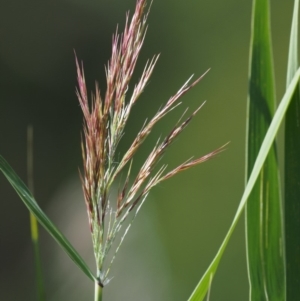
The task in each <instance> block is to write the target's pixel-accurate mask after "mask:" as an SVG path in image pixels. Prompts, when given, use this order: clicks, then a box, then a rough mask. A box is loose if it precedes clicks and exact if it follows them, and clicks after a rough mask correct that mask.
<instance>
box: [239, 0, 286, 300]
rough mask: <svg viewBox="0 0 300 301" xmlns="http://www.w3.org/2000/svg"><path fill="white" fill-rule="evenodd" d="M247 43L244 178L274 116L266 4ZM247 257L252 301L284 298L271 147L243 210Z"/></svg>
mask: <svg viewBox="0 0 300 301" xmlns="http://www.w3.org/2000/svg"><path fill="white" fill-rule="evenodd" d="M251 29H252V32H251V43H250V81H249V96H248V109H247V110H248V114H247V117H248V118H247V133H246V135H247V141H246V178H247V179H248V178H249V176H250V173H251V170H252V168H253V166H254V163H255V160H256V157H257V154H258V152H259V149H260V146H261V144H262V141H263V139H264V137H265V135H266V132H267V129H268V127H269V125H270V123H271V119H272V116H273V114H274V111H275V107H276V101H275V90H274V71H273V57H272V45H271V29H270V7H269V0H254V1H253V8H252V28H251ZM245 216H246V251H247V264H248V277H249V284H250V298H249V299H250V300H251V301H268V300H272V301H279V300H284V296H285V276H284V275H285V273H284V256H283V228H282V224H283V222H282V216H283V212H282V201H281V192H280V183H279V172H278V162H277V154H276V145H275V142H274V144H273V146H272V147H271V149H270V152H269V154H268V156H267V158H266V162H265V163H264V166H263V168H262V170H261V172H260V175H259V178H258V180H257V182H256V184H255V186H254V188H253V191H252V193H251V195H250V197H249V200H248V203H247V205H246V210H245Z"/></svg>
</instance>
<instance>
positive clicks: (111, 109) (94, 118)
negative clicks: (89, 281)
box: [76, 0, 223, 286]
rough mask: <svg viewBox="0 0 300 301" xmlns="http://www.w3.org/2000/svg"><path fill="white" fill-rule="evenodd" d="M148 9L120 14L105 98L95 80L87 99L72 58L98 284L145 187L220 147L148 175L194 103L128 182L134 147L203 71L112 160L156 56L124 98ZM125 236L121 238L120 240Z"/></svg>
mask: <svg viewBox="0 0 300 301" xmlns="http://www.w3.org/2000/svg"><path fill="white" fill-rule="evenodd" d="M148 13H149V9H148V10H147V11H146V0H137V2H136V7H135V12H134V14H133V16H132V18H131V21H130V20H129V19H130V18H129V13H127V15H126V23H125V29H124V32H123V33H122V34H121V35H120V34H119V33H118V31H117V32H116V33H115V34H114V35H113V39H112V55H111V58H110V60H109V62H108V65H107V67H106V81H107V83H106V84H107V90H106V93H105V97H104V98H102V97H101V94H100V91H99V87H98V85H97V84H96V87H95V93H94V94H93V95H92V99H91V105H90V104H89V100H88V94H87V88H86V83H85V77H84V71H83V66H80V65H79V63H78V60H77V58H76V66H77V79H78V89H77V97H78V99H79V103H80V106H81V109H82V112H83V116H84V129H83V133H84V137H83V140H82V156H83V164H84V166H83V174H81V175H80V176H81V181H82V186H83V192H84V197H85V203H86V207H87V213H88V219H89V224H90V230H91V235H92V241H93V247H94V254H95V259H96V266H97V276H98V279H99V285H101V286H104V285H105V284H106V283H107V276H108V272H109V270H110V266H111V263H112V261H113V260H114V258H115V256H113V259H112V261H111V262H110V264H109V265H108V267H107V268H106V269H104V265H103V264H104V260H105V257H106V255H107V254H108V252H109V250H110V248H111V246H112V243H113V242H114V240H115V238H116V236H117V234H118V232H119V231H120V229H121V227H122V224H123V222H124V221H125V220H126V218H127V217H128V215H129V213H130V212H131V211H132V210H134V209H135V215H136V213H137V212H138V210H139V208H140V206H141V204H142V203H143V201H144V200H145V198H146V196H147V195H148V193H149V191H150V190H151V189H152V188H153V187H154V186H156V185H157V184H158V183H160V182H162V181H164V180H166V179H169V178H171V177H173V176H174V175H176V174H177V173H179V172H181V171H183V170H186V169H189V168H190V167H192V166H195V165H197V164H199V163H202V162H204V161H206V160H208V159H210V158H212V157H213V156H215V155H216V154H218V153H219V152H220V151H222V150H223V147H221V148H219V149H217V150H215V151H213V152H211V153H209V154H207V155H206V156H203V157H201V158H198V159H194V160H188V161H186V162H184V163H182V164H181V165H179V166H178V167H176V168H175V169H173V170H172V171H170V172H168V173H166V174H165V170H166V167H167V166H166V165H163V166H162V167H161V168H160V169H159V171H158V172H156V173H155V174H153V169H154V167H156V164H157V162H158V161H159V159H160V158H161V157H162V155H163V154H164V153H165V151H166V149H167V148H168V146H169V145H170V144H171V143H172V142H173V141H174V139H175V138H176V137H177V136H178V135H179V134H180V133H181V132H182V131H183V129H184V128H185V127H186V126H187V125H188V124H189V122H190V121H191V120H192V118H193V117H194V116H195V114H196V113H197V112H198V111H199V109H200V108H201V107H200V108H199V109H197V110H196V111H195V112H194V113H193V114H192V115H191V116H190V117H188V118H187V119H186V120H185V121H183V122H179V123H178V124H177V125H176V126H175V127H174V128H173V130H172V131H171V132H170V133H169V134H168V135H167V136H166V137H165V138H164V139H163V141H162V142H160V143H159V142H158V143H157V145H156V146H155V147H154V149H153V150H152V152H151V153H150V154H149V156H148V158H147V159H146V161H145V163H144V164H143V166H142V167H141V168H140V171H139V172H138V174H137V175H136V177H135V179H134V181H133V184H132V185H129V177H130V171H131V164H132V158H133V156H134V155H135V153H136V152H137V150H138V149H139V147H140V146H141V145H142V143H143V142H144V141H145V139H146V138H147V136H148V135H149V134H150V132H151V130H152V129H153V127H154V125H155V124H156V123H157V122H158V121H159V120H160V119H162V118H163V117H164V116H165V115H166V114H167V113H169V112H170V111H171V110H173V109H174V108H175V107H176V106H177V105H178V99H179V98H180V97H182V96H183V95H184V94H185V93H186V92H188V91H189V90H190V89H191V88H192V87H194V86H195V85H196V84H197V83H198V82H199V81H200V80H201V79H202V78H203V76H204V75H205V74H204V75H202V76H201V77H199V78H198V79H197V80H195V81H194V82H192V83H191V84H190V80H191V78H190V79H189V80H188V81H187V82H186V83H185V84H184V85H183V86H182V87H181V88H180V89H179V91H178V92H177V93H176V94H175V95H174V96H172V97H171V98H170V99H169V100H168V102H167V103H166V104H165V105H164V106H163V107H162V108H161V109H160V110H159V111H158V112H157V113H156V114H155V116H154V117H153V118H152V119H151V120H149V121H148V122H147V123H146V124H145V125H144V126H143V128H142V129H141V130H140V131H139V133H138V134H137V136H136V138H135V139H134V141H133V143H132V144H131V146H130V147H129V149H128V150H127V152H126V153H125V154H124V156H123V157H122V159H121V161H120V162H118V163H115V162H116V160H115V153H116V149H117V146H118V143H119V141H120V139H121V138H122V136H123V134H124V127H125V124H126V122H127V120H128V117H129V114H130V111H131V109H132V106H133V105H134V104H135V102H136V101H137V99H138V98H139V96H140V95H141V93H142V92H143V90H144V88H145V86H146V84H147V82H148V80H149V78H150V76H151V74H152V72H153V69H154V66H155V65H156V62H157V60H158V57H159V56H158V55H157V56H154V57H153V58H152V59H151V60H150V61H148V62H147V63H146V66H145V68H144V71H143V73H142V76H141V78H140V80H139V82H138V83H137V84H136V85H135V86H134V89H133V93H132V95H131V97H129V99H128V100H126V96H127V90H128V86H129V83H130V80H131V77H132V75H133V72H134V69H135V66H136V63H137V59H138V56H139V53H140V51H141V48H142V45H143V42H144V38H145V34H146V31H147V25H146V21H147V17H148ZM127 97H128V96H127ZM127 163H130V165H129V168H128V172H127V177H126V180H125V183H124V185H123V187H122V189H120V190H119V193H118V196H117V199H116V201H115V202H116V209H115V210H114V211H113V210H112V209H111V207H110V206H109V192H110V188H111V185H112V183H113V182H114V181H115V179H116V177H117V176H118V175H119V174H120V173H121V171H123V169H124V167H125V166H126V165H127ZM138 205H139V206H138ZM135 215H134V216H135ZM106 219H108V221H106V222H105V220H106ZM130 225H131V223H130V224H129V226H128V228H127V229H126V230H125V234H126V233H127V231H128V229H129V227H130ZM125 234H123V237H122V238H121V243H122V241H123V239H124V236H125ZM121 243H120V244H121ZM120 244H119V246H118V247H117V249H116V252H117V251H118V249H119V247H120Z"/></svg>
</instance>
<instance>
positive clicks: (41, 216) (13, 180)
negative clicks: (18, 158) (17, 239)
mask: <svg viewBox="0 0 300 301" xmlns="http://www.w3.org/2000/svg"><path fill="white" fill-rule="evenodd" d="M0 170H1V171H2V172H3V174H4V176H5V177H6V178H7V180H8V181H9V183H10V184H11V186H12V187H13V188H14V190H15V191H16V192H17V194H18V195H19V197H20V198H21V200H22V201H23V203H24V204H25V206H26V207H27V208H28V210H29V211H30V212H31V213H32V214H33V215H34V216H35V217H36V218H37V220H38V221H39V223H40V224H41V225H42V226H43V227H44V228H45V229H46V230H47V231H48V233H49V234H50V235H51V236H52V237H53V238H54V240H55V241H56V242H57V243H58V244H59V245H60V247H61V248H62V249H63V250H64V251H65V252H66V253H67V254H68V255H69V257H70V258H71V259H72V260H73V261H74V262H75V263H76V264H77V266H78V267H79V268H80V269H81V270H82V271H83V272H84V273H85V274H86V275H87V276H88V277H89V278H90V279H91V280H92V281H95V280H96V278H95V277H94V275H93V274H92V272H91V271H90V269H89V267H88V266H87V264H86V263H85V262H84V260H83V259H82V258H81V256H80V255H79V254H78V253H77V251H76V250H75V249H74V247H73V246H72V245H71V243H70V242H69V241H68V240H67V238H66V237H65V236H64V235H63V234H62V233H61V232H60V231H59V230H58V229H57V228H56V226H55V225H54V224H53V223H52V222H51V220H50V219H49V218H48V217H47V215H46V214H45V213H44V212H43V211H42V209H41V208H40V207H39V205H38V204H37V202H36V201H35V199H34V198H33V196H32V194H31V192H30V191H29V189H28V188H27V186H26V185H25V184H24V183H23V182H22V180H21V179H20V178H19V177H18V175H17V174H16V173H15V172H14V170H13V169H12V168H11V166H10V165H9V164H8V163H7V161H6V160H5V159H4V158H3V157H2V156H1V155H0Z"/></svg>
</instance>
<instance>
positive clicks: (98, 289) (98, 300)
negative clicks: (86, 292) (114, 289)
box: [95, 280, 103, 301]
mask: <svg viewBox="0 0 300 301" xmlns="http://www.w3.org/2000/svg"><path fill="white" fill-rule="evenodd" d="M102 293H103V287H102V286H101V285H99V283H98V281H97V280H95V301H102Z"/></svg>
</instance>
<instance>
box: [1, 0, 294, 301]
mask: <svg viewBox="0 0 300 301" xmlns="http://www.w3.org/2000/svg"><path fill="white" fill-rule="evenodd" d="M270 2H271V9H272V33H273V42H274V59H275V72H276V81H277V95H278V99H279V98H280V97H281V96H282V94H283V91H284V86H285V74H286V60H287V48H288V39H289V28H290V18H291V12H292V5H293V1H292V0H286V1H276V0H273V1H270ZM134 4H135V0H113V1H103V0H59V1H58V0H53V1H32V0H28V1H20V0H11V1H5V0H1V1H0V153H1V155H3V156H4V157H5V158H6V159H7V160H8V162H9V163H10V164H11V165H12V166H13V168H14V169H15V170H16V171H17V173H18V174H19V175H20V176H21V177H22V178H23V179H24V180H26V127H27V125H28V124H33V126H34V165H35V167H34V169H35V196H36V198H37V200H38V202H39V203H40V204H41V206H42V208H44V209H45V211H46V212H47V213H48V214H49V215H50V216H51V218H52V219H53V220H55V222H56V223H57V224H58V225H59V227H60V229H62V231H63V232H64V233H66V235H67V236H68V237H69V238H70V240H71V241H72V242H73V243H74V245H75V246H76V247H77V248H78V249H79V250H80V252H81V253H82V254H83V256H84V257H85V258H86V260H87V261H88V262H90V264H91V266H93V258H92V251H91V242H90V237H89V232H88V224H87V218H86V212H85V206H84V201H83V196H82V192H81V188H80V183H79V180H78V168H80V167H81V166H82V163H81V152H80V132H81V126H82V115H81V112H80V108H79V105H78V102H77V99H76V97H75V85H76V73H75V63H74V54H73V49H75V50H76V52H77V55H78V57H79V58H80V59H82V60H83V61H84V66H85V73H86V77H87V82H88V86H89V89H90V90H91V89H93V86H94V81H95V80H97V81H99V83H100V87H101V89H102V93H104V91H105V73H104V65H105V64H106V63H107V61H108V59H109V57H110V51H111V36H112V33H113V32H114V31H115V28H116V24H117V23H118V24H119V25H120V27H121V28H123V24H124V20H125V12H126V11H127V10H128V9H130V10H131V11H133V8H134ZM250 19H251V1H250V0H248V1H240V0H227V1H224V0H216V1H209V0H202V1H195V0H187V1H177V0H154V3H153V6H152V9H151V14H150V17H149V30H148V34H147V38H146V41H145V45H144V48H143V51H142V55H141V57H140V60H139V65H138V67H137V73H136V74H135V77H134V79H133V82H132V83H134V82H136V81H137V80H138V78H139V75H140V74H141V71H142V69H143V65H144V64H145V62H146V60H147V59H148V58H151V57H152V56H153V55H154V54H157V53H161V57H160V59H159V62H158V65H157V67H156V69H155V72H154V74H153V76H152V79H151V81H150V84H149V85H148V86H147V88H146V91H145V93H144V94H143V95H142V97H141V99H140V101H139V102H138V104H137V105H136V106H135V108H134V110H133V112H132V115H131V119H130V121H129V124H128V126H127V128H126V136H125V137H124V139H123V141H122V142H121V144H120V148H119V153H120V154H122V153H123V152H124V151H125V150H126V148H127V147H128V146H129V144H130V142H131V141H132V140H133V139H134V137H135V135H136V134H137V132H138V130H139V129H140V128H141V126H142V125H143V122H144V120H145V119H146V118H148V117H151V116H152V115H153V114H154V113H155V112H156V111H157V110H158V108H159V107H160V106H161V105H162V104H163V103H165V102H166V101H167V100H168V98H169V97H170V96H171V95H173V94H174V93H175V92H176V91H177V90H178V89H179V88H180V87H181V85H182V84H183V83H184V82H185V81H186V79H187V78H188V77H189V76H190V75H191V74H193V73H195V75H196V76H200V75H201V74H202V73H203V72H204V71H206V70H207V69H208V68H211V71H210V72H209V74H208V75H207V76H206V77H205V78H204V80H203V81H202V82H200V84H199V85H198V86H196V87H195V88H194V89H193V90H192V91H191V92H190V93H188V95H186V96H185V97H184V98H183V99H182V101H183V104H182V105H181V106H180V107H179V108H177V109H176V110H175V111H173V112H172V113H171V114H169V115H168V116H167V117H166V118H165V119H164V120H163V121H162V122H160V123H159V124H158V125H157V127H156V128H155V130H154V131H153V133H152V134H151V136H150V137H149V138H148V140H147V141H146V142H145V144H144V146H143V147H142V149H141V151H140V152H139V153H138V155H137V157H136V159H135V161H134V166H133V170H134V172H136V171H137V170H138V167H139V166H140V165H141V164H142V163H143V160H144V159H145V157H146V156H147V154H148V152H149V151H150V150H151V148H152V147H153V145H154V144H155V142H156V140H157V138H158V137H159V136H160V135H163V134H167V133H168V132H169V131H170V130H171V129H172V127H173V125H174V124H175V122H176V121H177V120H178V118H179V117H180V116H181V114H182V112H183V111H184V109H185V108H186V107H189V108H190V112H191V111H192V110H193V109H195V108H196V107H198V106H199V105H200V104H201V103H202V102H203V101H204V100H208V102H207V103H206V105H205V106H204V108H203V109H201V111H200V112H199V113H198V115H197V116H196V117H195V119H194V120H193V122H192V123H191V124H190V126H189V127H188V128H187V129H186V130H185V131H184V132H183V133H182V135H181V136H180V137H179V139H178V140H177V142H175V144H174V145H173V146H172V147H171V148H170V149H169V152H168V153H167V155H166V156H165V157H164V158H163V161H164V162H166V163H168V165H169V167H170V168H171V167H174V166H176V164H179V163H182V162H183V161H185V160H186V159H188V158H190V157H191V156H200V155H204V154H206V153H207V152H209V151H212V150H214V149H216V148H217V147H219V146H221V145H223V144H225V143H226V142H228V141H230V145H229V146H228V148H227V150H226V151H225V152H223V153H222V154H221V155H219V156H218V157H217V158H215V159H214V160H212V161H209V162H206V163H204V164H202V165H200V166H198V167H196V168H193V169H191V170H189V171H187V172H185V173H182V174H179V175H178V176H176V177H175V178H173V179H171V180H169V181H168V182H164V183H162V184H161V185H159V186H158V187H156V188H155V189H154V190H153V191H152V193H151V194H150V197H149V199H148V201H147V202H146V204H145V205H144V207H143V208H142V210H141V212H140V214H139V216H138V217H137V220H136V222H135V223H134V225H133V228H132V231H131V232H130V235H129V237H128V239H127V240H126V241H125V243H124V246H123V247H122V248H121V251H120V254H119V256H118V258H117V260H116V262H115V264H114V268H113V271H112V276H114V279H113V280H112V281H111V283H110V284H109V285H108V286H107V289H106V290H105V293H104V300H105V301H110V300H111V301H114V300H116V301H120V300H122V301H125V300H138V301H139V300H142V301H144V300H146V301H147V300H157V301H159V300H172V301H173V300H174V301H179V300H180V301H181V300H187V299H188V297H189V295H190V294H191V292H192V290H193V289H194V288H195V286H196V284H197V283H198V281H199V280H200V278H201V276H202V274H203V273H204V271H205V269H206V268H207V267H208V265H209V263H210V262H211V260H212V259H213V257H214V255H215V254H216V252H217V250H218V247H219V245H220V244H221V242H222V239H223V237H224V235H225V233H226V231H227V229H228V228H229V225H230V223H231V220H232V218H233V215H234V213H235V210H236V208H237V206H238V203H239V199H240V197H241V194H242V191H243V186H244V141H245V122H246V121H245V117H246V98H247V81H248V52H249V50H248V49H249V39H250ZM0 200H1V202H0V241H1V248H0V254H1V256H0V267H1V268H0V300H1V301H2V300H5V301H15V300H35V292H34V270H33V259H32V250H31V244H30V233H29V217H28V212H27V210H26V208H25V207H24V205H23V204H22V203H21V201H20V200H19V199H18V197H17V195H16V194H15V192H14V191H13V190H12V188H11V187H10V186H9V184H8V183H7V182H6V180H5V179H4V177H3V176H2V175H1V176H0ZM41 244H42V245H41V249H42V258H43V262H44V272H45V278H46V289H47V295H48V300H58V301H60V300H62V301H68V300H78V301H79V300H92V295H93V284H92V283H90V282H89V280H88V279H85V276H84V275H82V273H81V271H80V270H78V269H77V268H76V267H75V266H74V265H73V263H72V262H71V261H70V260H69V259H68V258H67V257H66V255H64V253H63V251H61V250H60V248H59V247H57V246H56V244H55V242H54V241H53V240H52V239H51V238H50V237H49V236H48V234H47V233H45V232H44V231H41ZM244 245H245V243H244V226H243V221H240V223H239V227H238V228H237V229H236V231H235V234H234V236H233V237H232V239H231V242H230V244H229V246H228V248H227V250H226V253H225V255H224V257H223V260H222V261H221V264H220V268H219V270H218V273H217V275H216V276H215V278H214V281H213V285H212V292H211V298H210V300H212V301H216V300H222V301H224V300H225V301H227V300H228V301H229V300H230V301H234V300H247V296H248V282H247V275H246V261H245V246H244Z"/></svg>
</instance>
